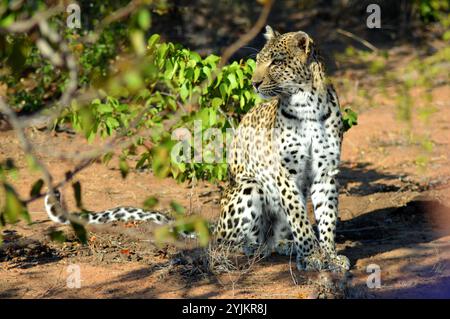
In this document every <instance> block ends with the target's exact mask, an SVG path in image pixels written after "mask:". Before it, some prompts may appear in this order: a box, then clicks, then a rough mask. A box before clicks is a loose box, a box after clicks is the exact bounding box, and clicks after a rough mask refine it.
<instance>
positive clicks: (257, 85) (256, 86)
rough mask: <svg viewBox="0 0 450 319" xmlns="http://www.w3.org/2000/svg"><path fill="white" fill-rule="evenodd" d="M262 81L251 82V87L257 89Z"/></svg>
mask: <svg viewBox="0 0 450 319" xmlns="http://www.w3.org/2000/svg"><path fill="white" fill-rule="evenodd" d="M261 83H262V81H254V82H252V85H253V87H254V88H255V89H257V88H258V87H259V86H260V85H261Z"/></svg>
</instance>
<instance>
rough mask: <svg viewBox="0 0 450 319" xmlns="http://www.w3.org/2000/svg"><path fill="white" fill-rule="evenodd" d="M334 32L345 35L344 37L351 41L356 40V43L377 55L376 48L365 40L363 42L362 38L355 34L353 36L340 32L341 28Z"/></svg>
mask: <svg viewBox="0 0 450 319" xmlns="http://www.w3.org/2000/svg"><path fill="white" fill-rule="evenodd" d="M336 32H337V33H340V34H342V35H345V36H346V37H349V38H351V39H353V40H356V41H358V42H360V43H362V44H363V45H364V46H366V47H367V48H369V49H371V50H372V51H373V52H375V53H378V51H379V50H378V48H377V47H375V46H374V45H373V44H371V43H370V42H368V41H367V40H364V39H363V38H360V37H358V36H357V35H355V34H353V33H351V32H348V31H345V30H342V29H341V28H338V29H336Z"/></svg>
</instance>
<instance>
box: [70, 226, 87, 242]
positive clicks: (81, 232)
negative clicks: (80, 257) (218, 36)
mask: <svg viewBox="0 0 450 319" xmlns="http://www.w3.org/2000/svg"><path fill="white" fill-rule="evenodd" d="M70 225H72V229H73V231H74V232H75V235H76V236H77V238H78V239H79V240H80V242H81V243H82V244H83V245H86V244H87V232H86V229H85V228H84V227H83V225H80V224H78V223H75V222H72V221H71V222H70Z"/></svg>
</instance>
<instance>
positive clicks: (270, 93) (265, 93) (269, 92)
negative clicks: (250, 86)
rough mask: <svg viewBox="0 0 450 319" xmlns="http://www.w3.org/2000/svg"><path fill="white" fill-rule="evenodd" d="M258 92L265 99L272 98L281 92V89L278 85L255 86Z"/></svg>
mask: <svg viewBox="0 0 450 319" xmlns="http://www.w3.org/2000/svg"><path fill="white" fill-rule="evenodd" d="M255 91H256V93H257V94H258V95H259V96H260V97H261V98H263V99H270V98H273V97H276V96H279V95H280V94H281V91H279V89H278V88H277V87H270V88H267V87H262V86H260V87H258V88H255Z"/></svg>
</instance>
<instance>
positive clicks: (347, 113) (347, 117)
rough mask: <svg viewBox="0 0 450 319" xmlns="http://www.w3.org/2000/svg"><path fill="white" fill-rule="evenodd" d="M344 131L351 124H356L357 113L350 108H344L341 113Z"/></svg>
mask: <svg viewBox="0 0 450 319" xmlns="http://www.w3.org/2000/svg"><path fill="white" fill-rule="evenodd" d="M342 118H343V120H344V131H345V132H346V131H348V130H349V129H350V128H351V127H352V126H354V125H357V124H358V114H357V113H356V112H354V111H353V110H352V109H350V108H346V109H345V110H344V114H343V117H342Z"/></svg>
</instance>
